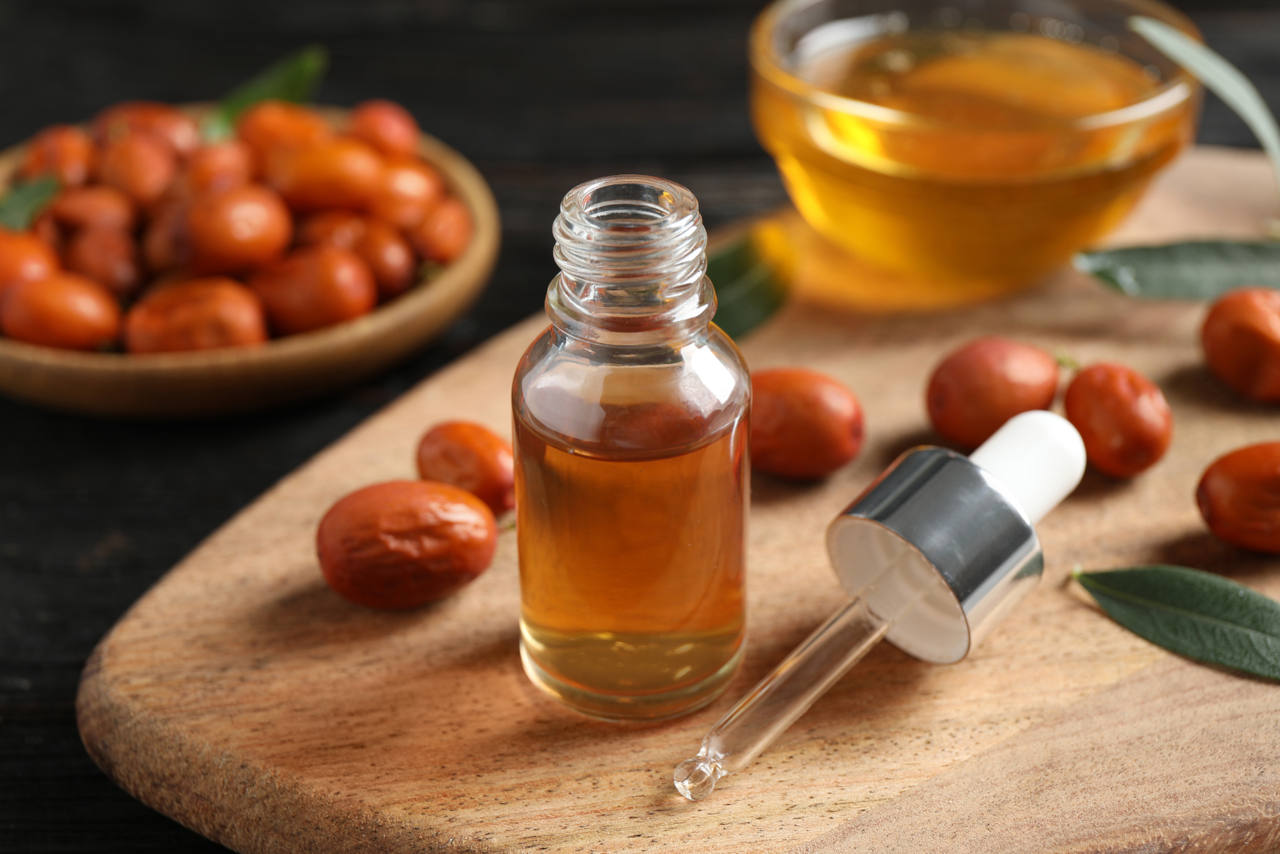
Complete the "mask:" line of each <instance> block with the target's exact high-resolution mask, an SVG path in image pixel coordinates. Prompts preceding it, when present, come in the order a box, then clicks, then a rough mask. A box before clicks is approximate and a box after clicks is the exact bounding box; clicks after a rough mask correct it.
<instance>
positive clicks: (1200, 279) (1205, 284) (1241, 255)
mask: <svg viewBox="0 0 1280 854" xmlns="http://www.w3.org/2000/svg"><path fill="white" fill-rule="evenodd" d="M1073 263H1074V264H1075V267H1076V269H1077V270H1079V271H1080V272H1082V273H1088V274H1089V275H1091V276H1096V277H1097V278H1099V279H1101V280H1102V281H1103V282H1105V283H1106V284H1108V285H1110V286H1111V287H1113V288H1115V289H1116V290H1118V291H1120V292H1121V293H1125V294H1128V295H1129V296H1133V297H1147V298H1149V299H1214V298H1216V297H1218V296H1221V295H1222V294H1224V293H1226V292H1227V291H1229V290H1232V289H1233V288H1238V287H1241V286H1244V285H1253V286H1255V287H1272V288H1280V241H1266V240H1252V241H1250V240H1190V241H1186V242H1183V243H1166V244H1162V245H1159V246H1126V247H1124V248H1121V249H1100V250H1098V251H1096V252H1081V253H1080V254H1078V255H1076V257H1075V258H1074V259H1073Z"/></svg>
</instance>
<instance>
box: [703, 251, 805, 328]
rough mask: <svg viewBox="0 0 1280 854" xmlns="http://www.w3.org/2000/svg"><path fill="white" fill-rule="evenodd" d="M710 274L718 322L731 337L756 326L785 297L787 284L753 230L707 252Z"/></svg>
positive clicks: (779, 304)
mask: <svg viewBox="0 0 1280 854" xmlns="http://www.w3.org/2000/svg"><path fill="white" fill-rule="evenodd" d="M707 275H708V276H709V277H710V278H711V283H712V284H714V285H715V288H716V301H717V306H716V317H715V321H716V325H717V326H719V327H720V328H721V329H723V330H724V331H725V333H727V334H728V335H729V337H730V338H738V337H741V336H743V335H745V334H747V333H748V332H750V331H751V330H752V329H755V328H756V327H757V326H759V325H760V324H761V323H763V322H764V321H766V320H768V319H769V317H770V316H772V314H773V313H774V312H775V311H777V310H778V308H779V307H780V306H781V305H782V303H783V302H785V300H786V288H785V286H784V285H783V282H782V280H781V279H780V278H779V277H778V275H777V273H776V272H775V271H774V269H773V268H772V267H770V266H769V264H768V263H767V262H766V261H765V260H764V258H763V257H762V256H761V255H760V253H759V252H758V251H757V249H756V247H755V244H754V241H753V240H752V237H751V234H750V233H747V234H745V235H743V236H742V237H740V238H738V239H736V240H734V241H732V242H730V243H727V244H725V245H724V246H722V247H720V248H719V249H717V250H716V251H715V252H712V253H710V254H709V255H708V256H707Z"/></svg>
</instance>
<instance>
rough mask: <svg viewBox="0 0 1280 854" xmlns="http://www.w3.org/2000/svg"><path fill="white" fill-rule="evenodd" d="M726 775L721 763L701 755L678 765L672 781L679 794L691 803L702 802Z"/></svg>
mask: <svg viewBox="0 0 1280 854" xmlns="http://www.w3.org/2000/svg"><path fill="white" fill-rule="evenodd" d="M726 773H728V772H726V771H725V770H724V768H722V767H721V766H720V763H719V762H717V761H715V760H714V759H710V758H708V757H706V756H703V755H701V754H699V755H698V756H694V757H692V758H691V759H686V760H685V761H683V762H681V763H680V764H679V765H677V766H676V770H675V773H674V774H672V780H673V781H674V782H675V784H676V791H677V792H679V793H680V794H682V795H684V796H685V797H686V798H688V799H689V800H691V801H700V800H702V799H703V798H705V797H706V796H707V795H709V794H711V792H712V791H713V790H714V789H715V787H716V782H717V781H719V779H720V778H721V777H723V776H724V775H725V774H726Z"/></svg>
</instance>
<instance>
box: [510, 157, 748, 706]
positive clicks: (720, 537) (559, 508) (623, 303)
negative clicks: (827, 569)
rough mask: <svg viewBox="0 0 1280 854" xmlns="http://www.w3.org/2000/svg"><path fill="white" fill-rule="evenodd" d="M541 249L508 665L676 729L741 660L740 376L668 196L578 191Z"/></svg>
mask: <svg viewBox="0 0 1280 854" xmlns="http://www.w3.org/2000/svg"><path fill="white" fill-rule="evenodd" d="M554 234H555V239H556V247H555V259H556V263H557V264H558V265H559V267H560V271H561V272H560V275H558V276H556V277H555V279H553V280H552V282H551V286H550V288H548V290H547V303H546V305H547V314H548V316H549V318H550V320H551V325H550V326H549V327H548V328H547V329H546V330H545V331H544V332H543V333H542V334H541V335H539V336H538V338H537V339H536V340H535V341H534V342H533V344H532V345H530V347H529V349H528V350H527V351H526V352H525V354H524V357H523V358H522V359H521V361H520V364H519V366H518V367H517V369H516V375H515V380H514V383H513V387H512V403H513V413H514V418H515V429H514V436H515V453H516V512H517V525H516V528H517V540H518V543H519V555H520V588H521V620H520V629H521V640H520V652H521V658H522V660H523V662H524V667H525V672H526V673H528V675H529V677H530V678H531V679H532V680H533V681H534V683H535V684H537V685H538V686H539V687H541V688H543V689H544V690H547V691H549V692H550V693H551V694H553V695H555V696H556V697H559V698H560V699H561V700H563V701H564V702H565V703H567V704H569V705H570V706H572V707H574V708H576V709H578V710H579V711H582V712H585V713H587V714H590V715H594V716H596V717H602V718H609V719H656V718H664V717H670V716H672V715H678V714H682V713H684V712H688V711H692V710H693V709H696V708H698V707H700V706H702V705H704V704H705V703H708V702H710V701H711V700H712V699H713V698H714V697H715V696H716V695H717V694H718V693H719V692H720V690H722V689H723V688H724V686H725V684H726V683H727V681H728V679H729V677H730V676H731V675H732V673H733V671H734V669H735V667H736V666H737V664H738V661H739V660H740V658H741V653H742V640H743V630H744V615H745V604H746V603H745V596H744V581H745V579H744V570H745V548H744V547H745V534H746V514H747V505H748V498H749V489H750V487H749V479H748V469H747V466H748V458H747V423H748V422H747V419H748V410H749V406H750V395H751V384H750V378H749V376H748V373H747V368H746V365H745V363H744V362H743V359H742V356H741V354H740V353H739V352H738V349H737V347H735V346H734V344H733V342H732V341H731V340H729V338H728V336H726V335H725V334H724V333H723V332H721V331H720V329H719V328H718V327H716V326H715V325H714V324H712V323H711V317H712V314H714V312H715V306H716V301H715V291H714V290H713V288H712V285H711V281H710V280H709V279H708V278H707V277H706V266H707V261H706V242H707V236H706V230H705V229H704V228H703V225H702V217H701V215H700V214H699V212H698V203H697V200H696V199H695V198H694V197H693V194H692V193H690V192H689V191H688V190H687V189H685V188H684V187H682V186H680V185H679V184H675V183H673V182H671V181H666V180H662V179H659V178H651V177H647V176H639V175H619V176H613V177H608V178H600V179H597V180H595V181H590V182H588V183H585V184H582V185H580V186H578V187H575V188H574V189H573V190H570V191H569V193H568V195H566V196H565V197H564V200H563V202H562V203H561V207H560V215H559V216H558V217H557V218H556V221H555V227H554Z"/></svg>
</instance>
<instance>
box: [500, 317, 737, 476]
mask: <svg viewBox="0 0 1280 854" xmlns="http://www.w3.org/2000/svg"><path fill="white" fill-rule="evenodd" d="M750 397H751V381H750V376H749V374H748V373H747V367H746V363H745V361H744V360H743V358H742V355H741V353H740V352H739V351H738V348H737V347H736V345H734V343H733V341H732V340H730V339H729V337H728V336H727V335H725V334H724V333H723V332H722V331H721V330H720V329H718V328H717V327H714V326H710V327H708V328H707V329H706V330H705V333H699V334H698V335H696V336H693V337H690V338H689V339H686V340H684V341H681V342H667V343H665V344H664V345H662V346H654V347H644V348H636V347H627V348H617V347H607V346H600V345H599V344H593V343H589V342H581V341H576V340H575V339H572V338H570V337H569V336H565V335H563V334H561V333H559V332H558V331H557V330H556V329H555V328H554V327H548V328H547V329H545V330H543V332H542V333H541V334H540V335H539V336H538V337H537V338H535V339H534V341H533V342H532V343H531V344H530V345H529V348H528V349H527V350H526V351H525V354H524V356H523V357H522V358H521V360H520V363H519V365H518V367H517V370H516V375H515V378H514V382H513V386H512V404H513V411H514V413H515V416H516V418H517V419H522V420H524V421H525V422H526V423H528V424H529V425H530V426H531V428H532V429H535V430H537V431H538V432H540V433H543V434H544V435H546V436H548V437H549V438H552V439H559V440H561V441H562V442H564V443H566V444H570V445H573V444H577V445H581V446H583V447H585V448H593V449H596V450H608V449H609V448H614V449H620V450H626V451H648V452H656V451H660V450H662V449H663V448H664V447H667V446H676V445H695V444H701V442H702V441H703V440H707V441H709V440H710V439H712V438H714V437H716V436H719V435H721V434H723V433H724V432H725V431H727V430H730V429H732V428H733V427H734V426H735V425H737V424H738V423H739V422H740V421H742V420H743V419H744V418H745V417H746V414H747V411H748V408H749V406H750Z"/></svg>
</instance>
